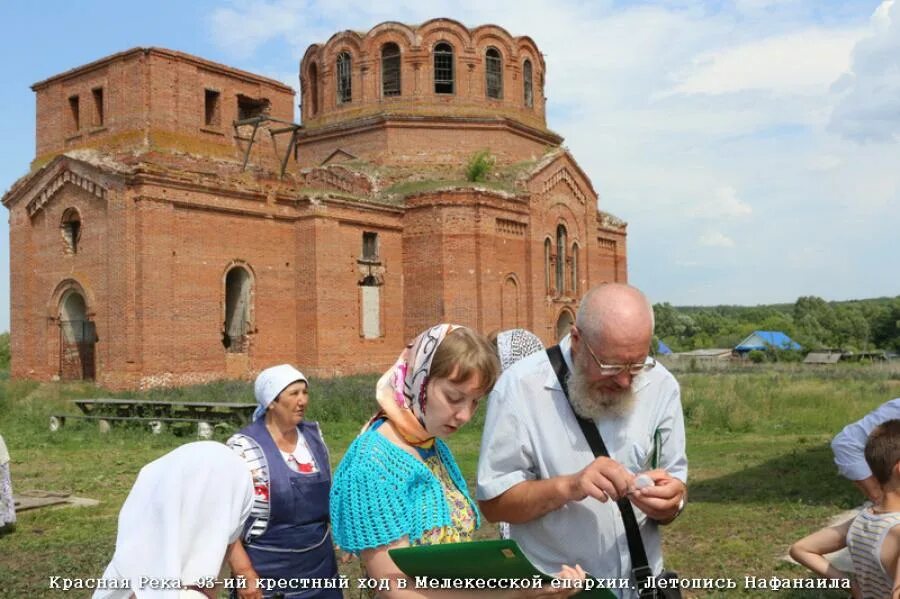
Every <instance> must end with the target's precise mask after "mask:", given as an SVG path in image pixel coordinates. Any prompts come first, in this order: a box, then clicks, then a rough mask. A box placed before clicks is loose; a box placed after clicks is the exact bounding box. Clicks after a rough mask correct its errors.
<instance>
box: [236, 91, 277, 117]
mask: <svg viewBox="0 0 900 599" xmlns="http://www.w3.org/2000/svg"><path fill="white" fill-rule="evenodd" d="M237 106H238V110H237V113H238V120H239V121H243V120H244V119H252V118H254V117H258V116H263V115H265V114H268V112H269V101H268V100H267V99H265V98H248V97H247V96H245V95H243V94H238V97H237Z"/></svg>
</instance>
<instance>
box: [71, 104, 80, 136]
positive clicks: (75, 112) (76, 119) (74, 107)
mask: <svg viewBox="0 0 900 599" xmlns="http://www.w3.org/2000/svg"><path fill="white" fill-rule="evenodd" d="M69 111H70V112H71V113H72V125H73V126H74V129H75V131H80V130H81V115H80V114H79V112H80V110H79V107H78V96H70V97H69Z"/></svg>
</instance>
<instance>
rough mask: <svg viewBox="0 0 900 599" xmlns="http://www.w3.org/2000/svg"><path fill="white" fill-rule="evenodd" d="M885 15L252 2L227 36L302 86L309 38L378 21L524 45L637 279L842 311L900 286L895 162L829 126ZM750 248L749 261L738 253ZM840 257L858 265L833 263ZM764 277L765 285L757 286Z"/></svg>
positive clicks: (755, 0) (632, 6)
mask: <svg viewBox="0 0 900 599" xmlns="http://www.w3.org/2000/svg"><path fill="white" fill-rule="evenodd" d="M898 1H900V0H898ZM887 4H888V3H884V4H882V5H881V7H880V8H879V10H878V11H876V14H875V15H874V16H873V15H872V14H871V13H870V12H869V11H871V9H872V7H868V8H866V9H865V11H861V10H860V8H859V5H858V4H854V3H850V2H847V3H842V4H841V5H840V6H839V7H834V10H833V11H823V10H822V9H821V7H820V5H819V4H818V2H817V0H735V3H732V2H728V3H716V4H715V7H712V5H713V3H710V2H708V0H677V1H674V0H673V2H663V1H661V0H659V1H656V2H640V3H627V2H612V1H605V2H590V3H586V2H580V1H578V0H559V1H558V2H555V3H552V4H551V3H550V2H546V1H540V0H523V1H522V2H520V3H517V4H513V3H511V2H502V1H501V2H497V3H490V4H485V3H483V2H480V1H478V2H477V1H476V0H461V2H459V3H455V4H453V5H452V6H450V5H447V4H438V3H436V2H433V1H430V0H423V1H421V2H413V1H412V0H398V2H395V3H382V4H377V5H376V4H372V3H364V2H356V1H353V0H330V1H329V2H325V1H324V0H304V1H302V2H301V1H300V0H273V1H271V2H265V3H263V2H260V1H259V0H256V2H255V3H251V4H238V3H234V4H231V5H229V6H228V7H226V8H225V9H223V11H222V15H223V16H219V17H217V19H218V20H216V21H215V23H217V27H218V33H217V34H216V36H215V39H216V40H217V44H219V46H220V47H221V48H222V50H223V51H228V52H231V51H232V50H235V49H237V48H240V49H241V51H242V52H250V55H248V56H242V57H241V60H242V61H243V62H242V64H241V66H242V67H243V68H247V69H249V70H254V71H255V70H258V69H260V68H264V69H265V70H266V72H268V73H272V74H278V75H277V76H278V78H279V79H281V80H288V81H289V82H290V83H291V84H292V85H293V86H295V87H296V85H297V82H296V74H294V75H286V74H284V75H283V73H291V72H294V73H295V72H296V69H297V63H298V62H299V59H300V57H301V56H302V55H303V53H304V52H305V50H306V48H307V47H308V46H309V44H312V43H322V42H325V41H326V40H328V39H329V37H331V35H332V34H334V33H335V32H337V31H340V30H344V29H354V30H360V31H365V30H368V29H369V28H371V27H372V26H374V25H375V24H377V23H379V22H381V21H384V20H400V21H403V22H407V23H417V22H423V21H425V20H427V19H430V18H432V17H435V16H447V17H450V18H454V19H456V20H459V21H460V22H462V23H463V24H465V25H467V26H470V27H474V26H477V25H480V24H484V23H497V24H499V25H501V26H503V27H504V28H505V29H507V30H508V31H509V32H510V33H512V34H513V35H529V36H531V37H532V38H533V39H534V40H535V42H536V43H537V44H538V47H539V48H540V49H541V51H542V53H543V54H544V56H545V60H546V63H547V83H546V94H547V96H548V104H547V106H548V126H549V127H551V128H553V129H554V130H556V131H558V132H559V133H560V134H562V135H564V136H565V137H566V145H567V146H568V147H569V148H570V149H571V151H572V153H573V155H574V156H575V158H576V160H578V162H579V164H580V165H581V167H582V168H583V169H584V170H585V172H586V173H587V174H588V176H589V177H590V178H591V180H592V181H593V184H594V186H595V188H596V189H597V191H598V193H599V194H600V207H601V208H602V209H603V210H609V211H611V212H613V213H614V214H616V215H617V216H620V217H622V218H623V219H625V220H626V221H628V222H629V229H628V231H629V238H628V240H629V247H628V251H629V255H628V263H629V280H632V281H633V282H634V283H635V284H637V285H639V286H641V287H642V288H644V290H645V291H647V293H648V294H650V295H652V296H653V297H658V298H660V300H661V301H672V302H674V303H678V302H681V303H685V302H687V301H688V300H689V301H690V302H691V303H719V302H738V303H750V302H764V301H792V300H793V299H795V298H796V297H798V296H800V295H809V294H816V295H822V296H823V297H828V298H830V299H838V298H839V297H841V296H849V295H859V296H864V295H866V294H869V295H877V294H881V295H885V294H887V293H897V291H898V290H897V289H896V284H895V283H893V284H892V283H890V282H887V280H886V278H885V277H883V276H880V275H879V273H883V272H889V271H891V268H894V267H895V266H896V265H895V264H894V262H896V259H895V257H896V252H895V251H894V252H893V257H892V256H891V252H890V251H885V250H884V249H883V248H884V247H885V246H886V243H887V242H886V241H884V240H885V239H892V238H893V236H894V233H893V232H892V231H896V230H900V152H896V153H891V152H885V151H884V148H883V146H878V145H876V144H868V145H866V146H859V145H857V144H856V143H855V142H853V141H850V140H848V139H846V138H845V137H844V136H843V132H842V133H841V135H835V134H834V133H831V132H829V130H828V127H829V126H830V123H833V122H834V121H835V113H834V108H835V106H836V105H837V104H840V103H843V102H848V100H847V99H848V98H851V96H852V95H853V94H854V93H858V91H857V88H858V87H859V86H860V85H861V84H860V83H859V80H860V79H865V77H866V76H867V75H866V73H867V72H868V71H867V69H868V68H874V67H875V66H876V63H874V62H873V59H867V58H866V56H864V54H865V53H864V52H862V50H861V49H864V48H865V43H867V42H866V40H867V36H869V37H874V36H881V37H882V38H884V36H886V35H887V34H886V33H885V32H888V31H891V32H892V31H893V29H891V28H892V27H893V26H894V23H895V20H896V19H893V20H892V17H893V13H895V11H896V8H895V7H892V6H888V5H887ZM257 7H262V8H264V10H257ZM836 15H837V16H836ZM891 35H895V34H893V33H892V34H891ZM887 41H888V40H887V39H886V38H885V40H884V41H883V43H885V44H886V43H887ZM279 44H280V45H282V46H284V47H285V48H286V50H284V51H282V50H281V49H280V48H277V47H276V46H277V45H279ZM263 49H265V52H263V51H262V50H263ZM270 50H271V51H270ZM253 53H255V55H254V54H253ZM281 53H284V54H286V55H287V56H286V59H285V61H284V62H282V63H276V62H275V58H276V55H279V54H281ZM877 65H881V68H882V70H883V68H884V63H883V62H878V63H877ZM876 72H880V71H877V69H876ZM848 73H851V75H849V76H848V77H847V78H846V79H845V82H844V83H843V85H844V87H843V88H841V87H840V86H834V85H833V84H834V82H835V80H838V79H839V78H841V77H842V76H843V75H844V74H848ZM879 80H881V79H880V78H879ZM896 98H900V94H895V97H894V98H892V101H893V100H894V99H896ZM895 173H896V174H895ZM749 239H752V240H753V251H752V252H740V251H737V249H736V248H739V247H740V248H743V246H744V245H745V242H744V241H743V240H749ZM736 240H737V241H736ZM786 246H787V247H789V248H819V247H821V248H822V250H819V251H820V253H818V254H817V253H815V252H812V253H810V254H809V256H818V257H819V258H820V259H818V260H813V259H811V258H806V259H804V260H800V261H794V262H793V263H790V262H789V261H788V258H787V254H788V253H789V252H793V251H795V250H793V249H789V250H786V249H785V248H786ZM797 251H798V252H799V250H797ZM836 254H841V255H842V256H843V257H842V258H841V260H844V261H845V263H846V265H847V267H846V268H841V269H836V268H831V267H829V261H831V262H832V263H835V264H836V263H838V262H839V260H837V258H836V256H835V255H836ZM803 255H804V256H807V254H803ZM759 272H765V273H766V274H767V276H768V277H769V278H770V280H771V282H772V284H771V285H770V286H767V289H766V290H763V289H760V288H759V287H758V286H754V285H753V284H751V283H748V282H749V281H753V280H754V276H753V275H755V274H757V273H759ZM688 275H690V276H688ZM892 286H893V287H894V289H893V290H891V289H889V288H890V287H892ZM772 290H777V291H772ZM773 293H777V295H774V296H773V295H767V294H773Z"/></svg>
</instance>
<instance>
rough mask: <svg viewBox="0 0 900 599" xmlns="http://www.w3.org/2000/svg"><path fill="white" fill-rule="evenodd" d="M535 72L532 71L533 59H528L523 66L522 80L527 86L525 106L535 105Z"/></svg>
mask: <svg viewBox="0 0 900 599" xmlns="http://www.w3.org/2000/svg"><path fill="white" fill-rule="evenodd" d="M533 77H534V76H533V74H532V72H531V61H530V60H526V61H525V64H524V65H523V66H522V81H523V85H524V87H525V107H526V108H532V107H534V83H533Z"/></svg>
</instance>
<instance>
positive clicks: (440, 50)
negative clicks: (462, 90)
mask: <svg viewBox="0 0 900 599" xmlns="http://www.w3.org/2000/svg"><path fill="white" fill-rule="evenodd" d="M453 83H454V81H453V46H451V45H450V44H448V43H446V42H441V43H440V44H438V45H436V46H435V47H434V93H436V94H452V93H453Z"/></svg>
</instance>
